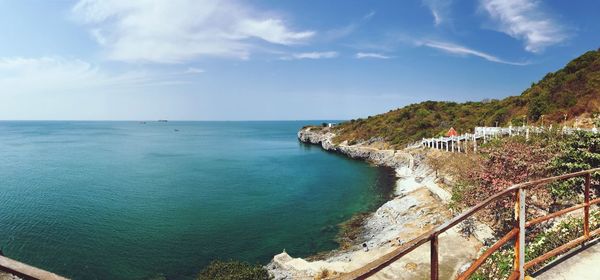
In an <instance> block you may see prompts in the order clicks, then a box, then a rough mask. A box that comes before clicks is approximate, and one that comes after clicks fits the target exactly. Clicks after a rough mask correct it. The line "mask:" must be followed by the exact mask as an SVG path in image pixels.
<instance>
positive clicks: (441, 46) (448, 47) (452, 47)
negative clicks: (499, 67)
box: [418, 41, 529, 66]
mask: <svg viewBox="0 0 600 280" xmlns="http://www.w3.org/2000/svg"><path fill="white" fill-rule="evenodd" d="M418 44H419V45H422V46H425V47H429V48H434V49H438V50H441V51H444V52H447V53H451V54H455V55H461V56H476V57H480V58H483V59H485V60H487V61H491V62H496V63H503V64H510V65H518V66H524V65H528V64H529V63H528V62H513V61H507V60H504V59H501V58H498V57H497V56H494V55H491V54H488V53H485V52H482V51H478V50H474V49H470V48H467V47H464V46H460V45H456V44H452V43H447V42H436V41H425V42H420V43H418Z"/></svg>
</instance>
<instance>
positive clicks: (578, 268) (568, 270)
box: [535, 241, 600, 280]
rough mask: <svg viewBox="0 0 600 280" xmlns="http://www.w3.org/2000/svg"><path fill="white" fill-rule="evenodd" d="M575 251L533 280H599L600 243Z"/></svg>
mask: <svg viewBox="0 0 600 280" xmlns="http://www.w3.org/2000/svg"><path fill="white" fill-rule="evenodd" d="M594 243H595V244H593V245H591V246H590V247H587V248H584V249H582V250H578V251H575V252H573V253H571V254H570V255H569V256H566V258H565V259H564V260H563V261H560V262H559V263H557V264H556V265H555V266H552V267H551V268H549V269H548V270H546V271H544V272H542V273H540V274H539V275H537V276H535V280H550V279H552V280H555V279H558V280H571V279H600V243H599V242H598V241H596V242H594Z"/></svg>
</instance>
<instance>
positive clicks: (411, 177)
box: [267, 127, 483, 279]
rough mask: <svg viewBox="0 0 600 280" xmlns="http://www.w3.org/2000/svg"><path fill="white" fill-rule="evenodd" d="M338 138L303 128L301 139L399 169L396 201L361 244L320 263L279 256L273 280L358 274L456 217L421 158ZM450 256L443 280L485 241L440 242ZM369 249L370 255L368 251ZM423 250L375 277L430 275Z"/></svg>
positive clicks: (363, 232) (368, 224)
mask: <svg viewBox="0 0 600 280" xmlns="http://www.w3.org/2000/svg"><path fill="white" fill-rule="evenodd" d="M334 137H335V134H334V133H333V132H331V130H330V129H328V128H310V127H308V128H303V129H302V130H300V131H299V132H298V139H299V140H300V141H301V142H303V143H307V144H314V145H320V146H321V147H322V148H323V149H324V150H326V151H331V152H335V153H340V154H343V155H345V156H348V157H350V158H353V159H360V160H365V161H367V162H370V163H373V164H375V165H378V166H385V167H390V168H394V169H395V171H396V175H397V177H398V180H397V182H396V186H395V190H394V197H393V198H392V199H390V200H389V201H387V202H386V203H384V204H383V205H382V206H381V207H379V208H378V209H377V210H376V211H375V212H374V213H371V214H369V215H368V216H367V217H366V218H365V219H364V220H363V221H362V225H361V229H360V235H359V238H357V241H360V242H361V243H358V244H355V245H354V246H351V247H350V248H348V249H345V250H336V251H333V252H331V253H329V254H327V255H326V257H323V258H321V259H318V260H313V261H308V260H305V259H302V258H293V257H291V256H290V255H288V254H287V253H286V252H283V253H281V254H278V255H276V256H275V257H274V258H273V260H272V261H271V262H270V263H269V264H268V265H267V269H268V270H269V272H270V274H271V275H272V276H273V277H274V279H328V278H330V277H332V276H335V275H338V274H340V273H345V272H349V271H352V270H354V269H357V268H359V267H361V266H363V265H365V264H366V263H368V262H370V261H372V260H374V259H376V258H378V257H380V256H382V255H384V254H386V253H388V252H390V251H391V250H393V249H395V248H396V247H397V246H400V245H401V244H403V243H405V242H407V241H409V240H410V239H412V238H414V237H416V236H418V235H420V234H422V233H424V232H426V231H428V230H430V229H432V228H433V227H435V226H437V225H439V224H441V223H443V222H444V221H445V220H447V219H449V218H451V217H452V213H450V211H449V208H448V206H447V203H448V202H449V201H450V198H451V196H450V194H449V193H448V192H447V191H446V190H444V189H443V188H441V187H439V186H438V185H437V184H436V178H435V175H434V172H433V171H432V170H431V169H430V168H428V167H427V166H426V165H425V164H424V161H423V159H422V158H420V156H419V155H418V154H413V153H411V152H410V151H404V150H388V149H384V148H382V145H379V144H381V140H379V139H373V140H371V141H366V142H363V143H358V144H354V145H348V143H346V142H343V143H340V144H334V143H333V138H334ZM441 238H442V240H445V241H446V242H445V246H450V248H448V251H449V252H452V253H451V254H450V255H446V256H442V259H444V261H445V262H446V263H447V265H446V266H445V268H443V270H442V271H441V276H446V277H442V279H445V278H450V277H451V276H453V275H455V274H456V272H457V271H458V270H459V269H460V268H461V266H464V264H465V261H466V262H468V261H469V260H471V259H473V258H474V257H475V256H476V254H477V252H478V251H479V249H480V248H481V246H482V242H481V241H480V240H481V239H483V237H482V238H473V237H463V236H462V235H461V234H460V233H458V232H457V231H448V232H447V233H445V234H444V236H441ZM365 246H366V249H365ZM425 247H427V246H424V247H423V248H419V249H417V250H415V251H413V252H412V253H410V254H408V255H406V257H404V258H402V259H401V260H400V261H397V262H395V263H394V264H392V265H390V266H389V267H388V268H386V269H384V270H382V271H381V272H379V273H377V274H375V275H374V276H373V277H372V278H373V279H420V278H422V277H421V276H425V275H428V273H429V266H428V261H429V259H428V258H429V248H428V247H427V248H425Z"/></svg>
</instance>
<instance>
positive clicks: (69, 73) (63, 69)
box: [0, 57, 184, 94]
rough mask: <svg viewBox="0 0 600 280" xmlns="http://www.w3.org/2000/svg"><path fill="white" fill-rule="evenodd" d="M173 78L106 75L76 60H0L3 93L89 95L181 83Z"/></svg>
mask: <svg viewBox="0 0 600 280" xmlns="http://www.w3.org/2000/svg"><path fill="white" fill-rule="evenodd" d="M176 76H177V75H173V74H164V73H162V74H158V73H156V74H152V73H149V72H145V71H137V72H122V73H110V72H106V71H103V70H102V69H100V68H99V67H97V66H95V65H93V64H91V63H89V62H86V61H83V60H79V59H66V58H62V57H39V58H24V57H0V88H3V89H5V90H4V92H5V93H13V94H19V93H47V94H51V93H58V92H68V91H74V92H86V93H87V92H89V91H90V90H99V89H100V90H109V89H116V90H121V89H125V88H130V87H140V86H155V85H172V84H180V83H184V81H181V80H179V79H177V77H176Z"/></svg>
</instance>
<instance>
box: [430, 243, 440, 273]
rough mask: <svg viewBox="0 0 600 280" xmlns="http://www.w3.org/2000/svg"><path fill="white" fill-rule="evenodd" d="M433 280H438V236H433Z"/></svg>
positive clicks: (431, 267)
mask: <svg viewBox="0 0 600 280" xmlns="http://www.w3.org/2000/svg"><path fill="white" fill-rule="evenodd" d="M430 269H431V280H438V278H439V275H438V272H439V260H438V236H437V234H434V235H433V236H431V266H430Z"/></svg>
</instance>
